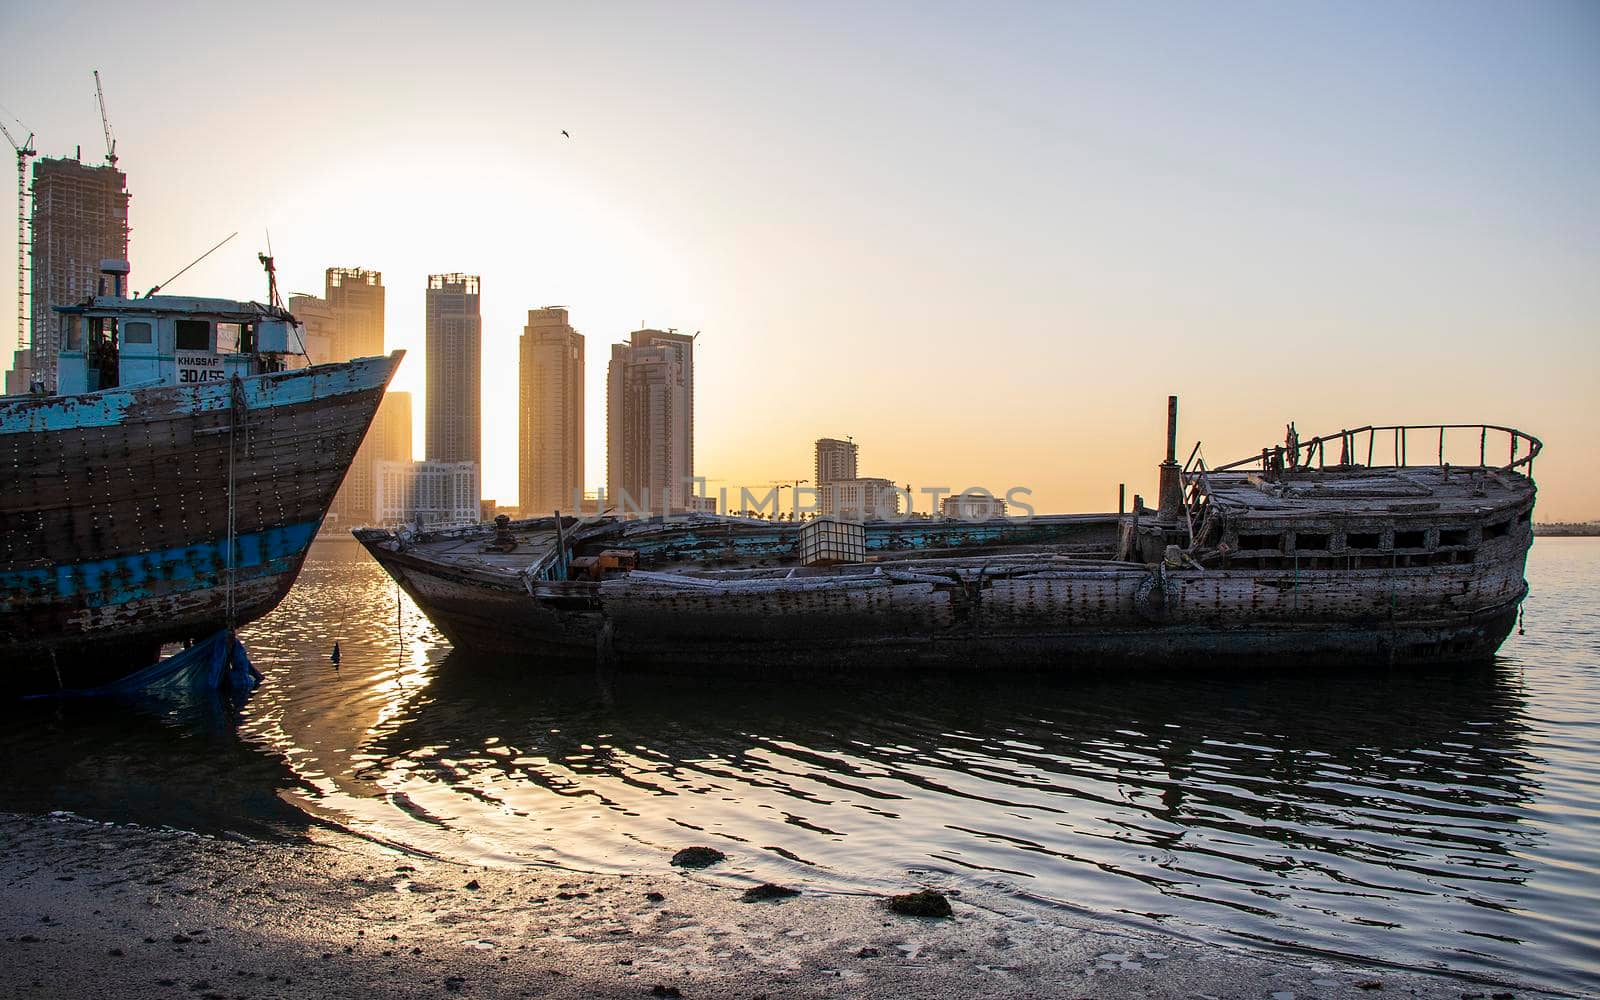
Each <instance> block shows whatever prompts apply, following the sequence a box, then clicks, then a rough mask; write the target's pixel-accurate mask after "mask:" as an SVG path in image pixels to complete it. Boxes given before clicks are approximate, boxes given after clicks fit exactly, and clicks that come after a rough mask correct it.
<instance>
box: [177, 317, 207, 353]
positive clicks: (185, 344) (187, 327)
mask: <svg viewBox="0 0 1600 1000" xmlns="http://www.w3.org/2000/svg"><path fill="white" fill-rule="evenodd" d="M176 325H177V338H176V339H175V340H174V341H173V345H172V346H173V348H174V349H176V350H179V351H209V350H211V324H210V323H208V322H206V321H205V320H203V319H180V320H178V321H177V324H176Z"/></svg>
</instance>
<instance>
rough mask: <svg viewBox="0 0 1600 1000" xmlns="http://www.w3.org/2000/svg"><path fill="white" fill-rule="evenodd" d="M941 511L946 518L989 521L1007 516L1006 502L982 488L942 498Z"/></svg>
mask: <svg viewBox="0 0 1600 1000" xmlns="http://www.w3.org/2000/svg"><path fill="white" fill-rule="evenodd" d="M939 513H940V514H942V515H944V517H945V519H946V520H954V521H989V520H993V519H994V518H997V517H1005V516H1006V502H1005V501H1004V500H1002V499H1000V498H999V497H997V496H994V495H993V494H991V493H987V492H985V491H982V490H968V491H967V492H965V493H957V494H956V495H954V496H948V497H945V498H944V499H943V500H941V501H940V502H939Z"/></svg>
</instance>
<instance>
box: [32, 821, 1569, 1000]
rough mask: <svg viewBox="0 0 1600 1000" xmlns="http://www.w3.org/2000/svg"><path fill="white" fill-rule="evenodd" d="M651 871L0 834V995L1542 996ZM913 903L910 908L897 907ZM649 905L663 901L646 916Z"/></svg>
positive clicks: (311, 840) (119, 830)
mask: <svg viewBox="0 0 1600 1000" xmlns="http://www.w3.org/2000/svg"><path fill="white" fill-rule="evenodd" d="M745 888H747V886H744V885H742V884H738V885H733V884H726V883H722V882H719V881H717V879H716V877H715V874H714V869H713V870H712V871H711V872H708V873H706V874H703V875H702V874H690V873H687V872H685V871H683V870H680V869H676V868H673V867H672V866H671V865H670V864H669V859H668V857H667V856H666V855H663V857H662V859H661V863H660V865H659V867H658V868H656V869H654V870H650V871H642V872H639V873H636V874H633V875H624V876H613V875H608V876H594V875H583V874H577V873H573V872H569V871H564V870H561V869H555V868H531V869H529V868H523V869H517V870H505V869H485V868H476V867H470V866H465V865H461V864H456V863H451V862H444V861H437V860H433V859H430V858H425V857H418V856H416V855H413V854H408V853H404V852H400V851H395V850H390V849H388V848H385V847H383V846H381V845H377V844H374V843H371V842H369V841H365V840H362V839H359V838H355V837H352V836H348V835H345V834H341V833H338V832H333V831H328V830H322V829H318V830H316V831H314V832H313V833H312V834H311V835H310V836H309V837H308V838H306V839H304V840H301V841H297V842H273V843H264V842H255V841H247V840H244V839H242V838H241V839H217V838H211V837H205V836H200V835H196V834H191V833H181V832H176V831H170V830H154V829H148V828H142V827H136V826H116V825H107V824H101V823H96V822H91V821H88V820H83V819H79V818H76V817H71V816H65V815H55V816H51V817H37V816H23V815H15V814H0V992H3V993H5V994H6V995H8V996H18V997H91V996H119V997H182V996H188V997H202V998H265V997H345V996H351V997H354V996H361V997H373V996H393V997H439V996H453V995H460V996H480V997H545V996H548V997H589V996H603V997H647V996H680V995H681V996H683V997H727V998H758V997H763V996H765V997H769V998H772V1000H777V998H780V997H823V996H827V997H846V996H850V997H854V996H868V997H873V996H878V997H947V996H966V995H986V996H994V997H1121V996H1141V997H1206V996H1210V997H1261V998H1271V1000H1290V998H1291V996H1292V997H1294V998H1296V1000H1299V998H1308V997H1346V996H1366V997H1371V996H1381V995H1404V996H1420V997H1437V998H1449V1000H1458V998H1462V997H1482V998H1484V1000H1489V998H1491V997H1497V996H1498V997H1500V998H1502V1000H1503V998H1504V997H1506V996H1511V995H1514V996H1516V997H1528V996H1539V995H1549V994H1539V993H1535V992H1529V991H1524V990H1520V989H1516V988H1514V987H1511V986H1505V985H1496V984H1489V983H1485V982H1481V981H1472V980H1467V979H1463V978H1459V977H1454V976H1441V975H1430V974H1425V973H1418V972H1413V971H1401V970H1395V969H1388V968H1382V969H1379V968H1359V967H1355V966H1352V965H1350V964H1347V963H1336V962H1332V961H1324V960H1321V959H1318V958H1316V957H1315V956H1306V955H1304V954H1289V953H1285V954H1278V953H1275V952H1258V953H1254V954H1244V953H1241V952H1235V951H1231V950H1227V949H1222V948H1218V947H1216V946H1212V945H1200V944H1195V943H1192V942H1188V941H1185V940H1182V939H1178V938H1173V937H1167V936H1162V935H1158V934H1152V933H1150V932H1148V931H1143V930H1131V929H1128V928H1125V927H1122V926H1119V925H1116V924H1111V923H1097V922H1095V921H1092V920H1090V919H1087V918H1081V917H1079V916H1077V915H1075V914H1071V913H1068V912H1052V913H1051V914H1050V915H1048V916H1047V917H1044V918H1042V919H1037V920H1019V919H1017V918H1014V917H1008V916H1003V915H1001V914H999V913H998V912H995V911H992V910H990V909H987V908H985V906H984V902H983V900H982V899H974V898H972V896H971V895H970V894H967V895H964V896H958V897H954V898H953V899H952V903H953V909H954V916H953V918H951V919H930V918H917V917H907V916H901V915H898V914H895V913H893V912H891V910H890V909H889V908H888V906H887V905H886V902H885V900H883V899H880V898H875V897H870V896H864V895H845V894H828V895H822V894H812V893H808V894H803V895H800V896H798V897H795V898H790V899H783V900H778V901H767V902H745V901H743V890H744V889H745ZM908 888H916V887H915V886H910V887H908ZM652 894H654V895H652Z"/></svg>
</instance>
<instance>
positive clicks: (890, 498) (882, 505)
mask: <svg viewBox="0 0 1600 1000" xmlns="http://www.w3.org/2000/svg"><path fill="white" fill-rule="evenodd" d="M817 500H818V502H819V505H820V507H821V510H822V515H823V516H824V517H830V516H831V517H842V518H854V519H857V520H863V521H871V520H887V519H889V518H894V517H898V516H900V491H899V490H897V489H895V485H894V482H893V481H892V480H889V479H874V478H862V479H836V480H834V481H833V482H831V483H824V484H823V485H821V486H819V487H817Z"/></svg>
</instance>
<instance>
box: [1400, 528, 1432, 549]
mask: <svg viewBox="0 0 1600 1000" xmlns="http://www.w3.org/2000/svg"><path fill="white" fill-rule="evenodd" d="M1427 544H1428V533H1427V532H1426V531H1397V532H1395V533H1394V547H1395V548H1397V549H1420V548H1422V547H1423V546H1425V545H1427Z"/></svg>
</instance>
